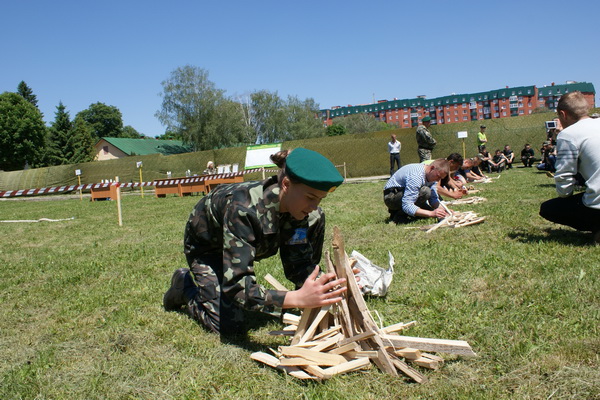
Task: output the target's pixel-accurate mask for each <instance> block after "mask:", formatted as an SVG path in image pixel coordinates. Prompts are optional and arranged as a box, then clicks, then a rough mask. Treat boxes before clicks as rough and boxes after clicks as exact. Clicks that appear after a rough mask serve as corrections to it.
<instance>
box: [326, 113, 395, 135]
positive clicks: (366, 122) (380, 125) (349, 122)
mask: <svg viewBox="0 0 600 400" xmlns="http://www.w3.org/2000/svg"><path fill="white" fill-rule="evenodd" d="M333 123H334V124H337V125H341V126H343V127H344V128H345V129H346V131H347V132H348V133H351V134H354V133H368V132H377V131H383V130H388V129H395V128H396V127H395V126H393V125H388V124H386V123H385V122H382V121H378V120H377V119H376V118H375V117H374V116H373V115H371V114H366V113H360V114H353V115H348V116H347V117H338V118H334V119H333Z"/></svg>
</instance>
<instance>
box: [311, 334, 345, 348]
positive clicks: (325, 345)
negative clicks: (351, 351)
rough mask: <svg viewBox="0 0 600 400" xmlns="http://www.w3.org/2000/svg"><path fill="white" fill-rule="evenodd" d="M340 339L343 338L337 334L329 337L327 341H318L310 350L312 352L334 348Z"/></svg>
mask: <svg viewBox="0 0 600 400" xmlns="http://www.w3.org/2000/svg"><path fill="white" fill-rule="evenodd" d="M342 338H343V336H342V335H339V334H338V335H335V336H333V337H330V338H329V339H326V340H320V341H319V343H318V344H316V345H315V346H313V347H311V348H310V349H311V350H313V351H324V350H326V349H328V348H330V347H333V346H335V345H336V344H337V342H338V341H340V339H342Z"/></svg>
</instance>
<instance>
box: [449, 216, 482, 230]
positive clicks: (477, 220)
mask: <svg viewBox="0 0 600 400" xmlns="http://www.w3.org/2000/svg"><path fill="white" fill-rule="evenodd" d="M483 221H485V217H479V218H475V219H473V220H471V221H467V222H462V223H459V224H456V225H455V227H456V228H462V227H463V226H469V225H475V224H480V223H482V222H483Z"/></svg>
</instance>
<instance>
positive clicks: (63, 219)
mask: <svg viewBox="0 0 600 400" xmlns="http://www.w3.org/2000/svg"><path fill="white" fill-rule="evenodd" d="M74 219H75V217H71V218H61V219H50V218H40V219H13V220H4V221H0V222H60V221H71V220H74Z"/></svg>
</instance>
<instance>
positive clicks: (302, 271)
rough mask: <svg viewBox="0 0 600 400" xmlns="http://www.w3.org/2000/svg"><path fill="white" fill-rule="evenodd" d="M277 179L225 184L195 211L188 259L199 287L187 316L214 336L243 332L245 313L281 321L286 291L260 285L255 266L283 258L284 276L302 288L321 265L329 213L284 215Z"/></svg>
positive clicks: (188, 231)
mask: <svg viewBox="0 0 600 400" xmlns="http://www.w3.org/2000/svg"><path fill="white" fill-rule="evenodd" d="M279 191H280V189H279V185H278V184H277V177H271V178H269V179H267V180H265V181H260V182H244V183H234V184H230V185H219V186H217V188H216V189H215V190H213V191H212V192H210V193H209V194H208V195H207V196H205V197H203V198H202V199H201V200H200V201H199V202H198V204H196V206H195V207H194V210H193V211H192V213H191V215H190V218H189V220H188V223H187V225H186V228H185V236H184V253H185V255H186V258H187V261H188V264H189V265H190V269H191V270H192V272H193V274H194V278H195V280H196V283H197V285H198V290H197V292H196V294H195V296H188V297H189V301H188V312H189V313H190V315H191V316H192V317H193V318H194V319H196V320H197V321H198V322H200V323H202V324H203V325H205V326H207V327H208V328H209V329H211V330H213V331H215V332H222V333H223V332H224V331H230V330H232V329H234V330H235V329H239V326H241V325H242V323H243V313H242V309H247V310H252V311H261V312H264V313H268V314H272V315H277V316H278V315H280V313H281V309H282V306H283V300H284V297H285V292H284V291H278V290H267V289H266V288H265V287H263V286H262V285H259V284H258V283H257V282H256V277H255V274H254V261H259V260H261V259H264V258H268V257H271V256H273V255H275V254H277V251H279V253H280V257H281V261H282V263H283V268H284V272H285V275H286V277H287V278H288V279H289V280H290V281H292V282H293V283H294V284H295V286H296V288H299V287H301V286H302V284H303V283H304V281H305V280H306V278H308V276H309V275H310V273H311V272H312V271H313V269H314V267H315V265H317V264H318V263H319V261H320V259H321V253H322V250H323V241H324V236H325V215H324V214H323V211H322V210H321V209H320V208H319V209H317V210H315V211H313V212H312V213H311V214H309V216H308V217H307V218H305V219H303V220H301V221H297V220H295V219H294V218H293V217H292V216H291V215H290V214H289V213H283V214H280V213H279Z"/></svg>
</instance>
